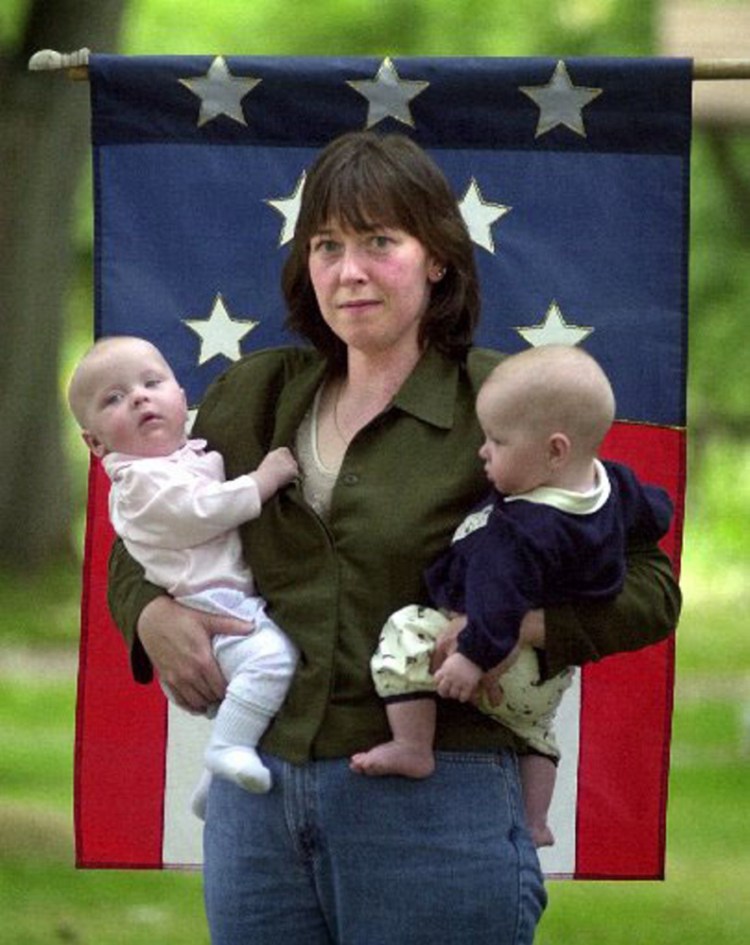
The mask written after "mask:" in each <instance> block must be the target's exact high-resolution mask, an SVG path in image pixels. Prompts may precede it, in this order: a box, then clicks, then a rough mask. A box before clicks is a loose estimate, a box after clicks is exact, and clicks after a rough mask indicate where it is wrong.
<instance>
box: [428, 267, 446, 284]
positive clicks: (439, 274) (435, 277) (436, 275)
mask: <svg viewBox="0 0 750 945" xmlns="http://www.w3.org/2000/svg"><path fill="white" fill-rule="evenodd" d="M444 275H445V266H435V268H434V269H433V270H432V271H431V272H430V279H431V280H432V281H433V282H440V280H441V279H442V278H443V276H444Z"/></svg>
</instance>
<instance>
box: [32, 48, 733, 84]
mask: <svg viewBox="0 0 750 945" xmlns="http://www.w3.org/2000/svg"><path fill="white" fill-rule="evenodd" d="M89 55H90V50H88V49H86V48H85V47H84V48H83V49H79V50H77V51H76V52H72V53H61V52H57V51H56V50H54V49H41V50H40V51H39V52H36V53H34V55H33V56H32V57H31V59H29V69H30V70H31V71H32V72H57V71H64V72H65V73H66V75H67V77H68V78H69V79H76V80H79V81H80V80H86V79H88V72H89V70H88V63H89ZM715 79H750V59H694V60H693V81H695V82H703V81H712V80H715Z"/></svg>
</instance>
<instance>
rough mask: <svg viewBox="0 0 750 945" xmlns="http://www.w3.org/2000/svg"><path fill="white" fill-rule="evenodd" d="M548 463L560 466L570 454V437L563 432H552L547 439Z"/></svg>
mask: <svg viewBox="0 0 750 945" xmlns="http://www.w3.org/2000/svg"><path fill="white" fill-rule="evenodd" d="M547 448H548V452H549V461H550V465H551V466H553V467H557V466H561V465H562V464H563V463H564V462H565V461H566V460H567V458H568V457H569V456H570V439H569V438H568V437H567V436H566V435H565V434H564V433H553V434H552V435H551V436H550V438H549V440H548V441H547Z"/></svg>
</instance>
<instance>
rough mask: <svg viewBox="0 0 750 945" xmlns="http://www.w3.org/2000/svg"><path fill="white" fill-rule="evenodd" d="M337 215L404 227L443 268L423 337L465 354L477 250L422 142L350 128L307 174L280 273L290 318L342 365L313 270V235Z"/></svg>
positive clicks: (457, 355) (472, 321) (341, 219)
mask: <svg viewBox="0 0 750 945" xmlns="http://www.w3.org/2000/svg"><path fill="white" fill-rule="evenodd" d="M331 221H335V222H336V223H337V225H339V226H341V227H343V228H344V229H349V230H352V231H354V232H362V231H365V230H370V229H372V228H373V226H387V227H393V228H396V229H401V230H405V231H406V232H407V233H409V234H410V235H411V236H414V237H416V238H417V239H418V240H419V241H420V242H421V243H422V245H423V246H424V247H425V249H426V250H427V252H428V253H429V254H430V255H431V256H432V257H433V258H434V259H436V260H438V261H439V262H440V264H441V265H442V266H444V267H445V275H444V277H443V278H442V279H441V280H440V281H439V282H437V283H435V284H434V285H433V286H432V292H431V296H430V302H429V305H428V308H427V312H426V313H425V315H424V318H423V319H422V324H421V326H420V335H419V341H420V344H421V345H422V346H423V347H426V346H428V345H432V346H433V347H435V348H437V349H438V350H439V351H441V352H442V353H443V354H445V355H447V356H448V357H451V358H453V359H456V360H462V359H463V358H464V357H465V356H466V352H467V350H468V348H469V347H470V345H471V343H472V339H473V336H474V331H475V329H476V326H477V323H478V321H479V286H478V279H477V272H476V264H475V260H474V250H473V247H472V244H471V238H470V236H469V233H468V231H467V229H466V225H465V223H464V221H463V218H462V217H461V213H460V211H459V208H458V204H457V202H456V198H455V196H454V194H453V192H452V191H451V188H450V186H449V184H448V182H447V180H446V179H445V176H444V175H443V173H442V171H441V170H440V169H439V168H438V167H437V165H436V164H435V163H434V162H433V161H432V159H431V158H430V157H429V156H428V155H427V154H426V153H425V152H424V151H423V150H422V148H420V147H419V145H417V144H415V143H414V142H413V141H412V140H411V139H410V138H407V137H406V136H405V135H399V134H388V135H378V134H376V133H374V132H371V131H355V132H350V133H348V134H345V135H342V136H341V137H340V138H336V139H335V140H334V141H332V142H331V143H330V144H329V145H328V146H327V147H326V148H324V150H323V151H322V152H321V153H320V155H319V156H318V158H317V160H316V161H315V163H314V165H313V167H312V168H311V170H310V172H309V173H308V175H307V179H306V181H305V185H304V189H303V193H302V203H301V207H300V212H299V216H298V218H297V226H296V230H295V236H294V241H293V243H292V248H291V252H290V255H289V256H288V258H287V260H286V263H285V264H284V269H283V273H282V291H283V293H284V298H285V300H286V304H287V311H288V316H287V322H286V324H287V327H288V328H289V329H291V330H292V331H294V332H296V333H297V334H298V335H301V336H302V337H303V338H305V339H307V341H309V342H311V343H312V344H313V345H314V346H315V347H316V348H317V349H318V350H319V351H320V352H321V353H322V354H324V355H325V356H326V357H327V358H328V360H329V363H330V365H331V367H332V368H333V369H334V370H341V369H343V366H344V364H345V355H346V349H345V346H344V344H343V342H342V341H341V340H340V339H339V338H337V337H336V335H335V334H334V333H333V332H332V331H331V329H330V328H329V327H328V325H327V324H326V323H325V321H324V320H323V317H322V315H321V314H320V309H319V308H318V303H317V300H316V298H315V292H314V291H313V287H312V283H311V281H310V276H309V272H308V257H309V251H310V249H309V248H310V240H311V239H312V237H313V236H314V235H315V234H316V233H317V232H319V231H320V230H321V229H322V228H323V226H324V225H326V224H328V223H330V222H331Z"/></svg>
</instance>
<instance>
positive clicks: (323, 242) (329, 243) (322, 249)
mask: <svg viewBox="0 0 750 945" xmlns="http://www.w3.org/2000/svg"><path fill="white" fill-rule="evenodd" d="M337 249H338V243H337V242H336V240H329V239H327V238H322V237H321V239H318V240H314V241H313V252H315V253H324V254H325V253H335V252H336V250H337Z"/></svg>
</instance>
